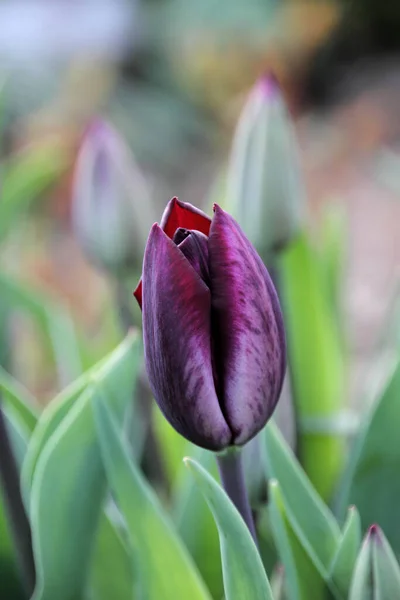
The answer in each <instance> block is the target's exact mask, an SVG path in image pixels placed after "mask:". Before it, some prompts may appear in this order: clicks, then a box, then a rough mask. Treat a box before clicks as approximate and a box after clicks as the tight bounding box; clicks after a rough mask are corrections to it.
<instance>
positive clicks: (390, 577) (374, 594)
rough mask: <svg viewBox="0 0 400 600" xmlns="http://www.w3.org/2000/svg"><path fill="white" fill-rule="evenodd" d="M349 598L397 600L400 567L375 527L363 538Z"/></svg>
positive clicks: (359, 599)
mask: <svg viewBox="0 0 400 600" xmlns="http://www.w3.org/2000/svg"><path fill="white" fill-rule="evenodd" d="M349 598H350V599H351V600H366V599H367V598H382V599H383V598H387V599H388V600H389V598H390V599H391V598H400V567H399V564H398V562H397V559H396V556H395V554H394V552H393V550H392V548H391V547H390V545H389V542H388V541H387V539H386V537H385V535H384V533H383V531H382V530H381V529H380V527H379V526H378V525H372V526H371V527H370V528H369V531H368V533H367V535H366V536H365V539H364V542H363V545H362V548H361V550H360V553H359V555H358V558H357V562H356V565H355V568H354V572H353V577H352V581H351V586H350V593H349Z"/></svg>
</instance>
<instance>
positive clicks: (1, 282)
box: [0, 271, 81, 385]
mask: <svg viewBox="0 0 400 600" xmlns="http://www.w3.org/2000/svg"><path fill="white" fill-rule="evenodd" d="M0 295H1V297H2V302H3V304H5V303H7V307H8V310H9V311H10V312H11V313H12V312H13V311H21V312H23V313H26V314H27V315H29V316H30V317H31V318H32V319H33V320H34V321H35V322H36V323H37V325H38V327H39V329H40V331H41V333H42V334H43V339H44V341H45V342H46V343H49V342H50V344H51V347H52V352H53V355H54V359H55V363H56V366H57V371H58V376H59V379H60V382H61V384H62V385H66V384H67V383H69V382H70V381H72V380H73V379H74V378H75V377H77V376H78V375H80V373H81V363H80V356H79V346H78V340H77V334H76V332H75V327H74V324H73V322H72V320H71V318H70V316H69V314H68V312H67V310H66V308H60V306H58V305H57V303H56V302H55V301H52V300H51V299H49V298H48V297H46V296H43V295H41V294H39V293H35V292H33V291H32V290H31V289H29V288H28V287H25V286H24V285H22V284H20V283H18V282H17V281H15V280H14V279H13V278H12V277H10V276H9V275H7V274H6V273H2V272H1V271H0Z"/></svg>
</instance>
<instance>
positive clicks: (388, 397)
mask: <svg viewBox="0 0 400 600" xmlns="http://www.w3.org/2000/svg"><path fill="white" fill-rule="evenodd" d="M399 422H400V363H399V362H396V364H395V365H394V366H392V367H391V368H390V373H389V376H388V378H387V381H386V383H385V384H384V386H383V390H382V392H381V393H380V395H379V396H378V397H377V398H376V400H375V402H374V404H373V407H372V410H371V411H370V412H368V413H367V414H366V416H365V418H364V422H363V424H362V426H361V429H360V432H359V434H358V436H357V438H356V440H355V442H354V446H353V449H352V452H351V455H350V458H349V461H348V465H347V467H346V470H345V472H344V475H343V478H342V482H341V486H340V492H339V500H338V504H339V513H340V515H343V514H344V512H345V510H346V507H347V506H348V505H349V504H354V505H355V506H356V507H357V509H358V510H359V512H360V516H361V522H362V525H363V528H364V529H366V528H367V527H369V525H371V523H378V524H379V525H380V527H382V529H383V531H384V532H385V535H386V536H387V537H388V540H389V542H390V544H391V545H392V546H393V548H394V550H395V552H396V553H400V528H399V526H398V524H399V511H398V507H397V503H396V500H395V499H396V498H398V497H399V495H400V479H399V477H398V473H399V469H400V445H399V436H398V424H399Z"/></svg>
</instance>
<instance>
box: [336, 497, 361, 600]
mask: <svg viewBox="0 0 400 600" xmlns="http://www.w3.org/2000/svg"><path fill="white" fill-rule="evenodd" d="M360 546H361V522H360V515H359V514H358V511H357V509H356V507H355V506H351V507H350V508H349V511H348V514H347V519H346V523H345V525H344V528H343V534H342V538H341V540H340V542H339V545H338V547H337V549H336V554H335V556H334V558H333V561H332V566H331V568H330V574H329V577H330V579H331V580H332V582H333V583H334V584H335V585H336V587H337V589H338V590H339V591H340V593H341V594H342V595H343V598H347V597H348V593H349V589H350V583H351V578H352V575H353V570H354V566H355V563H356V560H357V556H358V553H359V550H360Z"/></svg>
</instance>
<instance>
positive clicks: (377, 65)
mask: <svg viewBox="0 0 400 600" xmlns="http://www.w3.org/2000/svg"><path fill="white" fill-rule="evenodd" d="M377 4H380V5H381V6H376V5H377ZM394 4H395V3H393V5H394ZM386 5H387V6H386ZM389 5H390V6H389ZM396 11H397V14H396ZM0 23H1V27H0V65H1V79H2V101H1V111H0V112H1V128H2V135H1V138H2V144H1V153H2V158H3V160H4V161H9V160H11V161H12V159H13V156H14V155H16V154H17V153H21V152H24V151H26V150H27V149H30V148H38V149H39V151H40V150H42V151H44V152H45V158H44V160H45V161H47V160H48V161H52V160H57V161H59V164H60V165H61V167H60V175H59V176H57V178H56V181H55V183H52V184H51V185H50V186H48V189H46V193H45V194H39V197H38V198H37V199H35V202H34V203H31V204H30V207H29V210H27V211H26V212H24V213H23V214H22V215H21V216H20V218H19V219H18V222H17V224H15V223H14V225H13V227H12V230H10V231H9V232H8V236H7V242H6V244H5V245H3V246H2V252H1V257H0V261H1V266H2V269H3V271H4V273H6V274H7V275H10V277H12V278H15V279H16V280H18V282H21V283H23V284H26V285H27V288H29V289H30V290H34V291H35V292H37V293H38V294H39V297H41V296H40V294H45V296H46V301H49V302H50V303H51V304H52V306H55V307H61V308H62V310H64V308H65V309H66V310H68V311H69V313H70V314H71V316H72V319H73V322H74V323H75V325H76V327H77V329H78V330H79V331H80V332H81V333H82V335H84V336H85V338H86V339H87V340H89V342H88V343H89V346H90V357H86V358H85V356H82V353H80V354H79V352H78V353H77V355H78V357H77V362H79V361H82V362H83V363H85V360H87V362H88V363H90V362H93V360H94V358H96V357H97V358H100V357H101V356H102V355H103V354H104V352H105V351H106V350H108V349H110V348H111V347H112V346H113V345H114V344H115V343H116V341H117V340H118V339H119V338H120V337H121V327H120V322H119V320H118V315H117V312H116V311H115V309H114V306H113V298H114V291H115V284H114V282H113V281H111V280H110V278H109V277H108V276H106V275H105V274H102V273H100V272H99V271H97V270H96V269H94V268H93V267H92V266H91V265H90V264H89V263H88V262H87V260H86V259H85V257H84V256H83V255H82V253H81V251H80V249H79V247H78V245H77V243H76V241H75V239H74V236H73V233H72V230H71V219H70V197H71V180H72V174H73V165H74V159H75V155H76V149H77V147H78V145H79V140H80V139H81V136H82V132H83V130H84V128H85V127H86V125H87V124H88V122H89V121H90V119H91V118H92V117H93V116H95V115H98V114H101V115H102V116H104V117H106V118H108V119H109V120H110V121H111V122H112V123H113V124H114V125H115V127H116V128H117V129H118V130H119V131H120V132H121V134H122V135H123V136H124V137H125V139H126V140H127V142H128V143H129V146H130V147H131V148H132V150H133V152H134V155H135V157H136V159H137V161H138V163H139V165H140V167H141V168H142V170H143V172H144V174H145V176H146V178H147V181H148V185H149V189H150V193H151V198H152V202H154V203H155V204H156V206H157V208H156V213H158V214H161V211H162V209H163V207H164V205H165V204H166V202H167V201H168V200H169V198H170V197H171V196H173V195H178V196H179V197H180V198H181V199H182V200H185V201H188V202H191V203H193V204H198V205H204V204H206V203H207V202H208V201H209V198H210V193H211V189H212V188H213V187H214V186H215V185H216V182H217V180H218V176H219V173H220V170H221V168H222V166H223V165H224V162H225V161H226V158H227V156H228V152H229V145H230V140H231V135H232V131H233V127H234V124H235V122H236V119H237V116H238V114H239V111H240V108H241V106H242V104H243V101H244V98H245V97H246V94H247V92H248V90H249V89H250V87H251V86H252V85H253V84H254V82H255V81H256V79H257V77H258V76H260V75H261V74H262V73H264V72H265V71H268V70H271V69H272V70H273V71H274V72H275V74H276V75H277V77H278V79H279V81H280V83H281V85H282V87H283V90H284V92H285V94H286V98H287V102H288V105H289V107H290V109H291V111H292V114H293V118H294V120H295V123H296V128H297V132H298V139H299V145H300V148H301V159H302V163H303V167H304V174H305V178H306V183H307V189H308V195H309V201H308V202H309V205H308V208H309V210H308V219H309V223H310V226H311V227H312V228H313V231H315V235H316V237H318V234H319V229H320V223H321V219H323V215H324V214H325V210H326V207H332V206H334V207H337V208H338V210H339V211H342V212H343V213H344V215H345V217H346V227H345V233H346V236H345V238H344V239H345V246H346V252H347V260H346V272H345V274H344V276H345V280H344V285H343V297H342V305H343V315H344V319H345V324H346V334H347V340H346V341H347V343H348V348H349V359H350V360H349V362H350V371H349V378H348V384H347V393H348V397H349V398H352V399H353V401H355V402H356V401H357V398H358V397H360V395H361V393H362V392H364V388H365V379H366V376H367V375H368V373H369V371H370V369H371V366H372V365H373V364H374V362H375V360H376V356H377V354H378V351H379V349H380V348H381V346H382V343H383V338H385V337H386V338H387V337H390V336H392V339H393V340H394V339H395V336H396V333H397V332H395V331H393V327H391V328H390V330H389V328H388V327H387V326H386V323H389V321H390V322H391V323H393V320H392V319H391V315H392V313H393V310H395V306H396V299H397V295H398V294H397V291H398V281H399V267H400V198H399V195H400V154H399V152H398V149H399V145H398V140H399V139H400V138H399V134H400V131H399V123H400V121H399V108H398V107H399V106H400V61H399V59H398V51H399V49H400V42H399V41H397V40H396V35H395V32H396V27H397V29H398V26H400V10H399V9H396V8H394V7H392V3H386V4H385V3H373V2H365V1H364V0H354V1H353V2H352V3H350V2H347V1H346V0H342V2H340V1H324V0H315V1H305V0H291V1H289V0H286V1H285V0H280V1H279V0H230V1H229V2H221V1H217V0H202V1H201V2H197V1H195V0H130V1H128V0H87V1H84V0H81V1H78V0H74V1H72V0H70V1H68V2H67V1H65V0H64V1H63V0H57V1H56V0H53V1H52V2H50V1H48V0H13V1H8V0H3V1H2V2H0ZM392 32H394V33H392ZM46 152H47V154H46ZM57 164H58V163H57ZM137 201H138V202H141V201H143V200H142V199H141V198H140V197H138V199H137ZM330 209H331V208H330ZM128 288H129V286H128ZM128 288H127V296H126V298H128V295H129V297H130V293H131V289H128ZM133 302H134V300H133V298H132V303H133ZM3 325H4V327H5V328H6V330H7V335H8V336H10V337H11V339H12V343H11V344H10V350H9V353H8V355H7V356H6V357H2V359H3V362H5V364H6V365H7V366H8V367H9V369H10V371H12V372H13V373H14V375H15V377H16V378H17V379H19V380H21V381H22V382H23V383H25V385H26V386H27V387H28V388H29V389H31V390H32V391H34V392H35V394H36V395H37V396H38V397H39V398H41V399H42V401H43V402H46V400H48V399H50V398H51V397H52V395H53V394H54V391H55V390H56V389H58V387H59V382H58V380H57V377H56V374H57V370H56V368H55V366H54V365H53V364H52V363H51V361H49V360H48V349H47V348H46V344H44V343H43V340H42V339H41V338H40V336H39V335H38V331H37V326H36V325H35V320H34V319H32V316H31V314H29V311H28V313H26V312H24V311H21V310H13V311H8V312H7V321H6V323H5V324H3ZM64 344H65V347H64ZM67 346H68V341H67V339H66V338H64V337H63V336H61V339H60V349H59V355H60V357H61V362H62V356H63V352H64V351H65V352H66V348H67ZM70 351H71V350H69V352H70ZM59 366H60V365H59ZM79 369H80V366H78V365H76V372H75V373H74V372H66V373H64V377H65V380H68V379H72V378H73V377H74V376H75V375H76V374H77V372H78V371H79ZM73 370H74V369H72V371H73Z"/></svg>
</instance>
